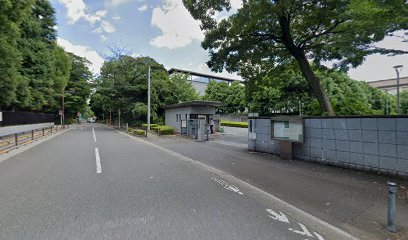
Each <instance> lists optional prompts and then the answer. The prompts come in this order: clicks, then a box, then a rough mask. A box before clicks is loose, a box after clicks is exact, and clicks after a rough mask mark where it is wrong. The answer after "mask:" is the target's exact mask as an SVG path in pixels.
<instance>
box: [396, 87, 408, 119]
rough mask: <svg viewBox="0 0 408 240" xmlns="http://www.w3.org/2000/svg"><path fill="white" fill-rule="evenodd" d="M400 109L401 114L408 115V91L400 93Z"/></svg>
mask: <svg viewBox="0 0 408 240" xmlns="http://www.w3.org/2000/svg"><path fill="white" fill-rule="evenodd" d="M394 106H395V105H394ZM400 109H401V114H408V90H405V91H402V92H401V93H400Z"/></svg>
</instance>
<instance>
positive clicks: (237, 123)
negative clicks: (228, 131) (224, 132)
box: [221, 121, 248, 128]
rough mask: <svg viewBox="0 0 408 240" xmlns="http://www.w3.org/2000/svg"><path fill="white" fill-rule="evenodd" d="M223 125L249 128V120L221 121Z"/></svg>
mask: <svg viewBox="0 0 408 240" xmlns="http://www.w3.org/2000/svg"><path fill="white" fill-rule="evenodd" d="M221 126H225V127H238V128H248V122H229V121H221Z"/></svg>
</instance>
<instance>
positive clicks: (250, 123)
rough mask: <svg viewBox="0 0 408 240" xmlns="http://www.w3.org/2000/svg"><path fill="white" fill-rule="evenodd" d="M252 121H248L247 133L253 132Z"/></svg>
mask: <svg viewBox="0 0 408 240" xmlns="http://www.w3.org/2000/svg"><path fill="white" fill-rule="evenodd" d="M253 122H254V120H249V132H254V130H253V127H254V123H253Z"/></svg>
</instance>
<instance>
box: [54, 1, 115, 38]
mask: <svg viewBox="0 0 408 240" xmlns="http://www.w3.org/2000/svg"><path fill="white" fill-rule="evenodd" d="M59 1H60V3H62V4H63V5H64V6H65V7H66V8H67V17H68V19H69V23H70V24H74V23H76V22H77V21H79V20H80V19H84V20H85V21H87V22H89V23H90V24H91V25H92V26H93V25H95V24H99V27H97V28H96V29H95V32H98V33H102V32H106V33H113V32H115V28H114V26H113V25H112V24H111V23H109V22H108V21H106V20H104V19H105V18H106V16H107V15H108V11H107V10H99V11H96V12H94V13H89V12H88V9H87V6H86V4H85V3H84V1H83V0H59Z"/></svg>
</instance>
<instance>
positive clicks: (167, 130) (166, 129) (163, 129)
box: [158, 126, 174, 135]
mask: <svg viewBox="0 0 408 240" xmlns="http://www.w3.org/2000/svg"><path fill="white" fill-rule="evenodd" d="M158 132H159V134H160V135H172V134H174V127H170V126H159V127H158Z"/></svg>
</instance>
